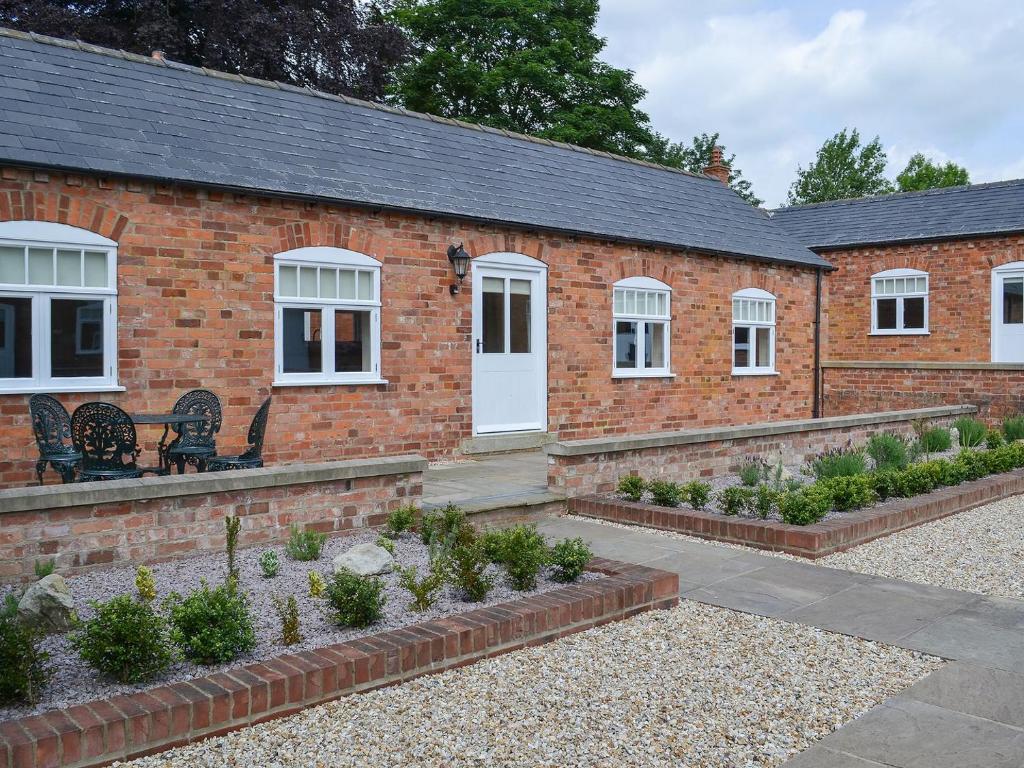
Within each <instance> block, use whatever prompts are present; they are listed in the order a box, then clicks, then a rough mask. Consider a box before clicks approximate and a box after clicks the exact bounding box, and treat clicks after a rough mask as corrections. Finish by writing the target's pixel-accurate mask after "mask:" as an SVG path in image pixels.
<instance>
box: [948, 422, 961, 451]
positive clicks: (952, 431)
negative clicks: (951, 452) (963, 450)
mask: <svg viewBox="0 0 1024 768" xmlns="http://www.w3.org/2000/svg"><path fill="white" fill-rule="evenodd" d="M949 442H950V443H951V444H952V445H953V447H954V448H955V447H956V446H958V445H960V430H959V429H957V428H956V427H950V428H949Z"/></svg>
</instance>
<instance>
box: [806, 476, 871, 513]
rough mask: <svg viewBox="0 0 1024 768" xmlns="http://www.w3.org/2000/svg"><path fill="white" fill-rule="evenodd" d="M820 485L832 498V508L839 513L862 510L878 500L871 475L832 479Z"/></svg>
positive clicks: (823, 481) (822, 481) (821, 482)
mask: <svg viewBox="0 0 1024 768" xmlns="http://www.w3.org/2000/svg"><path fill="white" fill-rule="evenodd" d="M818 484H819V485H821V486H822V487H823V488H824V489H825V491H826V492H827V493H828V495H829V496H831V497H832V506H833V508H835V509H836V510H838V511H839V512H848V511H849V510H851V509H860V508H862V507H866V506H869V505H870V504H874V503H875V502H876V501H877V500H878V495H877V494H876V493H875V489H874V487H873V483H872V480H871V477H870V476H869V475H852V476H848V477H831V478H829V479H828V480H821V481H819V483H818Z"/></svg>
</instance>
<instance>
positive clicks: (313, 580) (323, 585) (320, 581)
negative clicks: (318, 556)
mask: <svg viewBox="0 0 1024 768" xmlns="http://www.w3.org/2000/svg"><path fill="white" fill-rule="evenodd" d="M306 580H307V581H308V582H309V596H310V597H311V598H313V599H314V600H319V599H320V598H321V597H323V596H324V595H326V594H327V582H326V581H324V577H323V576H321V575H320V574H319V573H318V572H317V571H310V572H309V573H308V574H307V575H306Z"/></svg>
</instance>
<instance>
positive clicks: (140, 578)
mask: <svg viewBox="0 0 1024 768" xmlns="http://www.w3.org/2000/svg"><path fill="white" fill-rule="evenodd" d="M135 591H137V592H138V593H139V599H140V600H142V602H144V603H151V602H153V601H154V600H156V581H155V580H154V579H153V571H151V570H150V569H149V568H147V567H146V566H144V565H140V566H139V567H138V568H136V569H135Z"/></svg>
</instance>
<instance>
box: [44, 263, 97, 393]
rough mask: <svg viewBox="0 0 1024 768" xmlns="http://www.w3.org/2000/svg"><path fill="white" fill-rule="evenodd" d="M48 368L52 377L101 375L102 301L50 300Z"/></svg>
mask: <svg viewBox="0 0 1024 768" xmlns="http://www.w3.org/2000/svg"><path fill="white" fill-rule="evenodd" d="M58 255H59V254H58ZM50 371H51V373H52V375H53V376H54V377H76V376H102V375H103V302H102V301H95V300H83V299H51V301H50Z"/></svg>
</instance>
